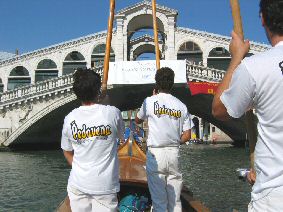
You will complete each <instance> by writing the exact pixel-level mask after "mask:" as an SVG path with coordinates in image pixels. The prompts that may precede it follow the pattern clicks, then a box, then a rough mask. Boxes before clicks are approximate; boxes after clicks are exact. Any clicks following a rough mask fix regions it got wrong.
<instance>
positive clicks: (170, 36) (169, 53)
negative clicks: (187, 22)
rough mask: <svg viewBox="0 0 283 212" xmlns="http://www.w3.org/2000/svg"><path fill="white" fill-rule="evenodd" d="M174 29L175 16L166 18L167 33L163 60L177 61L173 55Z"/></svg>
mask: <svg viewBox="0 0 283 212" xmlns="http://www.w3.org/2000/svg"><path fill="white" fill-rule="evenodd" d="M175 27H176V15H175V14H172V15H169V16H168V33H167V39H165V40H166V43H165V44H166V47H165V59H166V60H177V55H175Z"/></svg>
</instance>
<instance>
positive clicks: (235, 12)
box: [230, 0, 257, 170]
mask: <svg viewBox="0 0 283 212" xmlns="http://www.w3.org/2000/svg"><path fill="white" fill-rule="evenodd" d="M230 4H231V9H232V16H233V21H234V31H235V32H236V34H238V35H239V36H241V38H242V39H244V33H243V25H242V18H241V12H240V5H239V1H238V0H230ZM245 119H246V128H247V133H248V140H249V147H250V163H251V168H252V169H253V170H255V169H254V150H255V145H256V141H257V126H256V117H255V115H254V113H253V111H252V110H250V111H248V112H246V116H245Z"/></svg>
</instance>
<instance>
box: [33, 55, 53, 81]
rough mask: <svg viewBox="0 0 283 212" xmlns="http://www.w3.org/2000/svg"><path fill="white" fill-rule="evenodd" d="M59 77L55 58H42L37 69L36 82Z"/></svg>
mask: <svg viewBox="0 0 283 212" xmlns="http://www.w3.org/2000/svg"><path fill="white" fill-rule="evenodd" d="M55 77H58V69H57V65H56V63H55V62H54V61H53V60H50V59H44V60H41V61H40V62H39V63H38V65H37V68H36V70H35V82H39V81H44V80H47V79H51V78H55Z"/></svg>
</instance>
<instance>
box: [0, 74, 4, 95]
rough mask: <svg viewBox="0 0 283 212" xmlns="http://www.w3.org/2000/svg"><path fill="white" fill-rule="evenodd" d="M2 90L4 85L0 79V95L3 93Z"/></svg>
mask: <svg viewBox="0 0 283 212" xmlns="http://www.w3.org/2000/svg"><path fill="white" fill-rule="evenodd" d="M3 90H4V84H3V82H2V79H1V78H0V93H3Z"/></svg>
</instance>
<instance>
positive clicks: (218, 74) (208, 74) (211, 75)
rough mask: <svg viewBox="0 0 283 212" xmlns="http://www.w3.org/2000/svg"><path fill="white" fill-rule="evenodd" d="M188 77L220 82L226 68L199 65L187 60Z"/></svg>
mask: <svg viewBox="0 0 283 212" xmlns="http://www.w3.org/2000/svg"><path fill="white" fill-rule="evenodd" d="M186 69H187V78H188V79H189V78H196V79H197V80H201V81H209V82H220V81H221V80H222V79H223V77H224V75H225V71H224V70H218V69H214V68H209V67H205V66H202V65H197V64H194V63H190V62H189V61H187V67H186Z"/></svg>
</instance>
